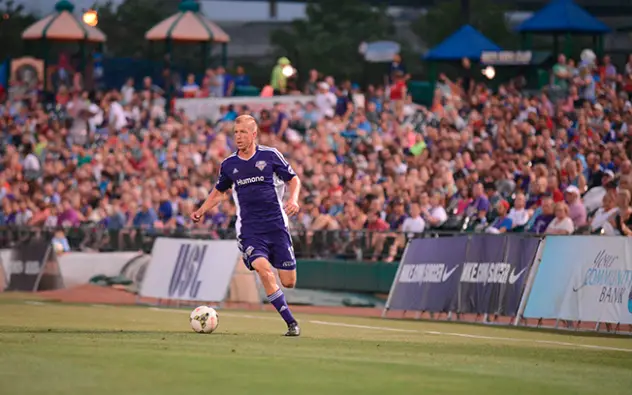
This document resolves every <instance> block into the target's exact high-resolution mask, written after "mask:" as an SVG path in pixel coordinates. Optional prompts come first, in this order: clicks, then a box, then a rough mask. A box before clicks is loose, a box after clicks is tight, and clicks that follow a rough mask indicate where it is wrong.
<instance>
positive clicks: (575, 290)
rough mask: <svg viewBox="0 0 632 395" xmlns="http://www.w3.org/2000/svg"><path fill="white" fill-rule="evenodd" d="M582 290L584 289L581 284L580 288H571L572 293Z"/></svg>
mask: <svg viewBox="0 0 632 395" xmlns="http://www.w3.org/2000/svg"><path fill="white" fill-rule="evenodd" d="M582 288H584V285H583V284H582V285H580V286H579V287H577V288H575V287H573V292H577V291H579V290H580V289H582Z"/></svg>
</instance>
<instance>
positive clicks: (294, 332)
mask: <svg viewBox="0 0 632 395" xmlns="http://www.w3.org/2000/svg"><path fill="white" fill-rule="evenodd" d="M300 335H301V328H299V327H298V323H297V322H294V323H292V324H290V325H288V326H287V332H286V333H285V336H300Z"/></svg>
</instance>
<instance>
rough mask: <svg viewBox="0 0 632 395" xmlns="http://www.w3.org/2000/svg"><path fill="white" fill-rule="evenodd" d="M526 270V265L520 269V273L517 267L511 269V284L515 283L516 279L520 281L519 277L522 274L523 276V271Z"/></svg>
mask: <svg viewBox="0 0 632 395" xmlns="http://www.w3.org/2000/svg"><path fill="white" fill-rule="evenodd" d="M525 270H527V268H526V267H525V268H524V269H522V270H520V271H519V272H518V274H516V269H511V273H510V274H509V284H515V283H516V281H518V279H519V278H520V276H522V273H524V272H525Z"/></svg>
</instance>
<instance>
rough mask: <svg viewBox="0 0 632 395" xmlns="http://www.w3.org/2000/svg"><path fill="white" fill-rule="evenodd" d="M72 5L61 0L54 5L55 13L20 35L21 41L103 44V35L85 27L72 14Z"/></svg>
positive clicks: (95, 28) (97, 30) (104, 39)
mask: <svg viewBox="0 0 632 395" xmlns="http://www.w3.org/2000/svg"><path fill="white" fill-rule="evenodd" d="M74 9H75V6H74V4H72V3H71V2H70V1H68V0H61V1H58V2H57V4H55V11H54V12H53V13H51V14H49V15H47V16H45V17H44V18H42V19H40V20H39V21H37V22H35V23H34V24H32V25H31V26H29V27H27V28H26V30H24V32H23V33H22V39H23V40H49V41H80V42H86V41H88V42H95V43H103V42H105V41H106V36H105V34H104V33H103V32H102V31H101V30H100V29H98V28H97V27H92V26H88V25H86V24H85V23H84V22H83V21H82V20H81V19H80V18H76V17H75V15H74V14H73V11H74Z"/></svg>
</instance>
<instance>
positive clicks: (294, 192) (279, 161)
mask: <svg viewBox="0 0 632 395" xmlns="http://www.w3.org/2000/svg"><path fill="white" fill-rule="evenodd" d="M272 156H273V160H272V164H273V167H274V172H275V173H276V175H277V176H279V178H281V179H282V180H283V181H285V182H286V183H287V185H288V186H289V190H290V192H289V195H290V196H289V198H288V200H287V202H286V203H285V206H284V207H283V208H284V210H285V212H286V213H287V214H288V215H295V214H297V213H298V211H299V208H300V207H299V204H298V198H299V195H300V193H301V180H299V178H298V176H297V175H296V173H295V172H294V169H292V166H290V164H289V163H288V162H287V160H285V158H284V157H283V155H282V154H281V153H280V152H279V151H277V150H274V154H273V155H272Z"/></svg>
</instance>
